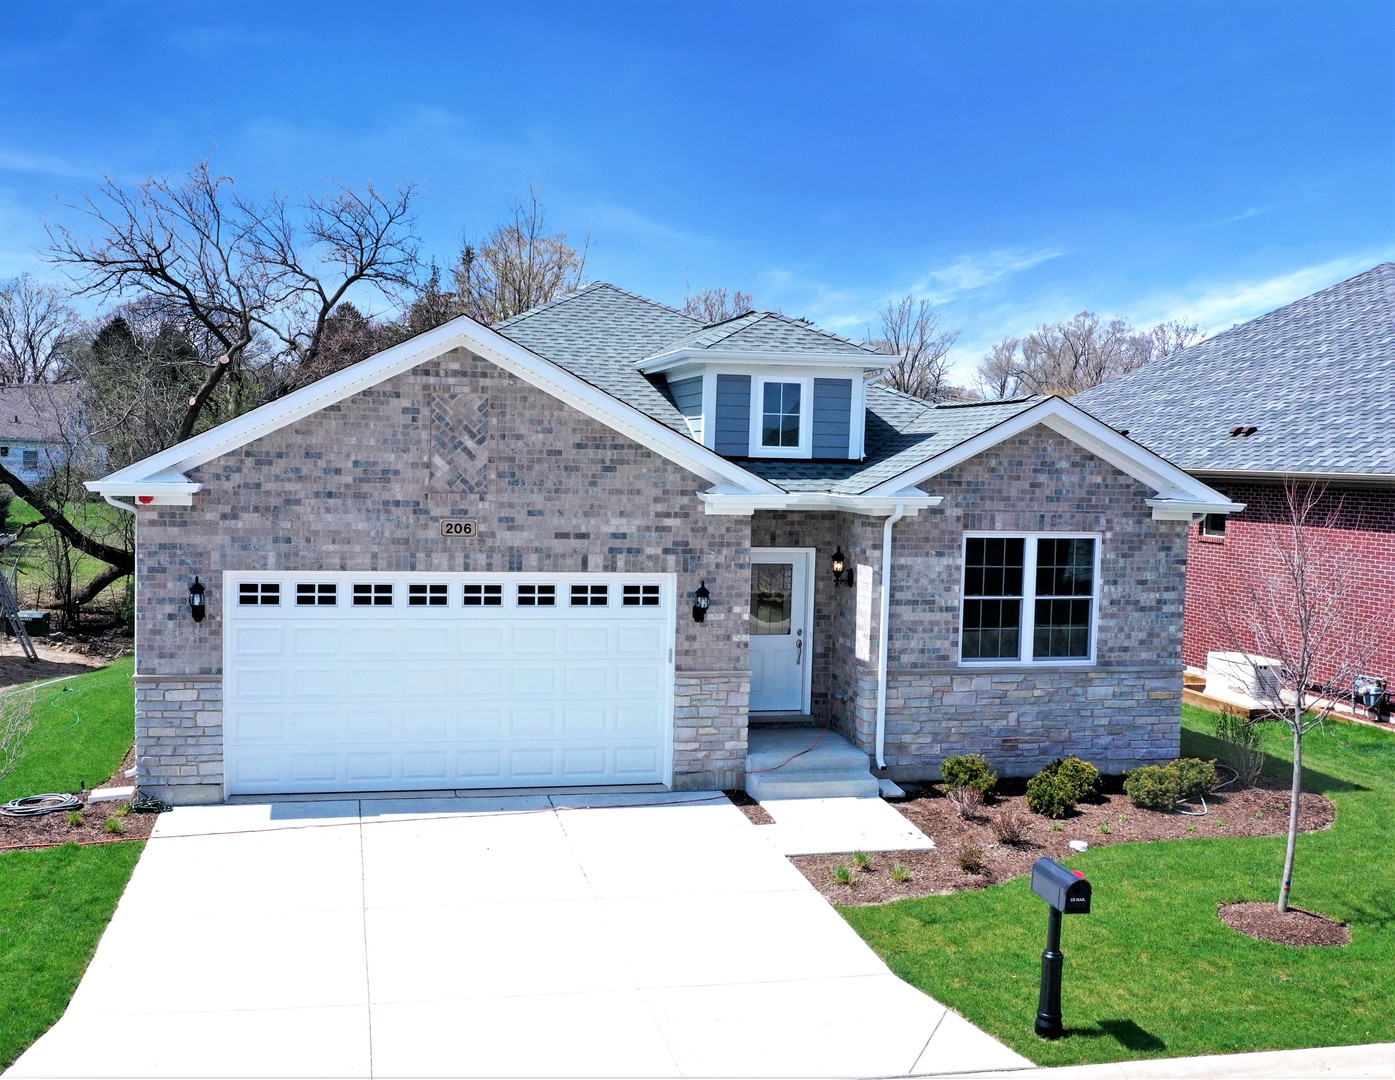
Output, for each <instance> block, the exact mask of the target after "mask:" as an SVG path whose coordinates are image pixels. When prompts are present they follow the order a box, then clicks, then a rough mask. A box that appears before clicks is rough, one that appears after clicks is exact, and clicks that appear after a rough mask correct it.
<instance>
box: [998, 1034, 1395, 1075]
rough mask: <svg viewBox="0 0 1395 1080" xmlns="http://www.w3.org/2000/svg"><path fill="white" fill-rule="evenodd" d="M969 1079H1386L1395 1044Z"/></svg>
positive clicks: (1393, 1069) (1393, 1064)
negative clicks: (1029, 1077)
mask: <svg viewBox="0 0 1395 1080" xmlns="http://www.w3.org/2000/svg"><path fill="white" fill-rule="evenodd" d="M973 1076H974V1080H999V1078H1001V1080H1007V1078H1009V1077H1010V1078H1012V1080H1025V1078H1026V1077H1028V1076H1031V1077H1041V1078H1042V1080H1171V1078H1173V1077H1186V1078H1188V1080H1190V1078H1209V1077H1216V1078H1222V1077H1224V1078H1227V1080H1229V1078H1235V1080H1247V1078H1250V1077H1276V1078H1277V1077H1284V1078H1288V1077H1292V1078H1295V1080H1297V1078H1306V1077H1359V1078H1361V1080H1366V1078H1368V1077H1369V1078H1378V1080H1390V1078H1391V1077H1395V1043H1371V1044H1370V1045H1367V1046H1333V1047H1320V1048H1318V1049H1315V1050H1268V1051H1265V1052H1263V1053H1258V1054H1227V1055H1225V1056H1218V1057H1191V1058H1159V1059H1154V1060H1151V1061H1116V1062H1112V1063H1110V1064H1108V1065H1071V1066H1067V1067H1066V1068H1061V1069H1037V1070H1033V1071H1030V1072H1024V1071H1022V1070H1014V1071H1012V1072H986V1073H974V1074H973Z"/></svg>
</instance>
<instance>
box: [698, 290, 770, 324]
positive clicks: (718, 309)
mask: <svg viewBox="0 0 1395 1080" xmlns="http://www.w3.org/2000/svg"><path fill="white" fill-rule="evenodd" d="M755 306H756V301H755V298H754V297H753V296H752V295H751V294H750V293H748V292H742V291H741V290H740V289H735V290H733V291H732V292H730V293H729V292H727V290H726V289H699V290H698V291H697V292H695V293H689V294H688V295H687V296H685V297H684V298H683V314H684V315H688V316H690V317H692V318H694V319H701V320H702V321H703V322H704V323H707V324H708V325H709V326H710V325H711V324H712V323H719V322H726V321H727V320H728V319H734V318H736V316H738V315H745V314H746V313H747V312H748V311H753V310H754V309H755Z"/></svg>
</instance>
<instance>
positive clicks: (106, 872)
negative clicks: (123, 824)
mask: <svg viewBox="0 0 1395 1080" xmlns="http://www.w3.org/2000/svg"><path fill="white" fill-rule="evenodd" d="M130 679H131V661H130V659H129V658H128V659H123V660H120V661H118V662H117V663H115V664H113V665H112V666H111V667H107V668H103V669H102V670H100V671H96V672H93V673H92V674H91V675H80V676H78V677H77V678H75V679H70V680H67V681H66V682H61V683H56V684H54V685H52V686H46V687H44V688H42V689H41V690H39V691H38V708H39V722H38V724H37V726H36V728H35V730H34V732H33V734H32V735H31V736H30V740H29V742H28V744H27V745H28V748H29V751H30V753H29V755H28V756H27V757H26V759H25V760H24V762H23V763H22V764H21V765H20V767H19V769H18V770H17V771H16V772H15V773H14V774H13V775H12V776H11V777H10V778H9V780H8V781H7V782H6V783H4V784H0V801H8V800H9V799H12V798H15V797H17V796H20V795H32V794H38V793H41V792H45V791H68V790H71V789H72V788H74V787H76V785H77V783H78V781H79V780H86V781H87V782H88V784H89V785H91V784H97V783H101V782H102V781H104V780H105V779H106V778H107V777H108V776H110V775H111V773H112V772H113V771H114V770H115V769H116V767H117V766H118V765H119V764H120V763H121V759H122V758H123V757H124V756H125V754H126V751H127V750H128V749H130V746H131V738H132V732H133V722H134V721H133V716H134V712H133V710H134V704H133V700H132V691H131V682H130ZM65 688H66V689H65ZM144 846H145V845H144V844H142V843H139V842H133V843H125V844H105V845H101V846H94V847H78V846H77V845H75V844H66V845H64V846H63V847H58V848H52V849H49V850H47V851H10V852H0V1002H3V1007H0V1069H4V1068H5V1067H7V1066H8V1065H9V1064H10V1063H11V1062H12V1061H14V1059H15V1058H16V1057H18V1056H19V1054H20V1053H21V1052H22V1051H23V1050H24V1049H25V1047H27V1046H28V1045H29V1044H30V1043H32V1042H33V1041H34V1040H35V1039H37V1038H38V1037H39V1036H40V1035H42V1034H43V1033H44V1032H45V1031H47V1030H48V1028H49V1027H50V1026H51V1025H52V1024H53V1023H54V1021H56V1020H57V1019H58V1018H59V1017H60V1016H62V1015H63V1010H64V1009H66V1008H67V1007H68V1000H69V998H71V997H72V995H73V991H74V990H75V989H76V988H77V984H78V981H79V980H80V979H81V978H82V973H83V972H84V971H85V970H86V969H87V964H88V962H89V961H90V960H91V959H92V953H93V952H94V950H95V949H96V947H97V941H98V939H99V938H100V937H101V936H102V931H103V930H105V929H106V926H107V923H108V922H109V921H110V920H111V915H112V912H113V911H114V910H115V909H116V902H117V900H118V899H120V897H121V893H122V892H123V891H124V890H125V888H126V882H127V881H128V880H129V879H130V876H131V871H132V870H133V869H134V868H135V865H136V860H137V859H139V858H140V853H141V850H142V849H143V848H144Z"/></svg>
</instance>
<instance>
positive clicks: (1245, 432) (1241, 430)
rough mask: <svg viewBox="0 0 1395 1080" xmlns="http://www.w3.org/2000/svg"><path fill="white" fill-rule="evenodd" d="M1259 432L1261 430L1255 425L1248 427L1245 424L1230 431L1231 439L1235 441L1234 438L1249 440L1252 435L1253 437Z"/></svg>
mask: <svg viewBox="0 0 1395 1080" xmlns="http://www.w3.org/2000/svg"><path fill="white" fill-rule="evenodd" d="M1258 430H1259V428H1257V427H1255V426H1254V425H1253V424H1251V425H1250V426H1249V427H1246V426H1245V425H1244V424H1241V425H1239V426H1238V427H1233V428H1231V429H1230V437H1231V438H1232V439H1234V438H1243V439H1248V438H1249V437H1250V436H1251V435H1253V434H1254V433H1255V432H1256V431H1258Z"/></svg>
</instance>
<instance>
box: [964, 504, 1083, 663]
mask: <svg viewBox="0 0 1395 1080" xmlns="http://www.w3.org/2000/svg"><path fill="white" fill-rule="evenodd" d="M1018 537H1021V538H1022V539H1023V540H1027V541H1031V542H1030V543H1025V544H1023V545H1022V548H1023V550H1022V564H1023V565H1022V622H1021V628H1020V632H1019V633H1020V637H1019V643H1020V652H1021V653H1022V656H1021V657H1020V658H1019V659H1016V660H1008V659H1000V658H998V657H991V658H984V659H975V660H966V659H965V658H964V603H965V599H966V597H965V595H964V585H965V580H964V578H965V575H966V573H967V571H968V567H969V541H970V540H971V539H974V540H982V539H988V540H999V539H1001V540H1010V539H1016V538H1018ZM1038 540H1093V541H1094V542H1095V566H1094V585H1095V587H1094V592H1093V593H1092V594H1091V597H1090V599H1091V604H1090V654H1089V656H1086V657H1055V656H1048V657H1044V658H1042V659H1040V660H1037V659H1034V658H1033V656H1032V643H1033V638H1034V637H1035V630H1036V598H1037V593H1036V580H1037V543H1036V542H1037V541H1038ZM1103 548H1104V538H1103V534H1101V533H1097V532H1010V531H1003V532H995V531H993V530H988V531H986V532H983V531H974V532H966V533H965V534H964V535H963V537H962V538H961V540H960V543H959V642H958V645H957V646H956V649H957V651H958V653H959V666H960V667H964V668H986V667H1003V668H1043V667H1093V666H1094V665H1095V663H1096V659H1095V658H1096V655H1097V654H1096V649H1097V647H1098V637H1099V626H1100V601H1101V596H1100V591H1101V579H1100V552H1101V551H1102V550H1103Z"/></svg>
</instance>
